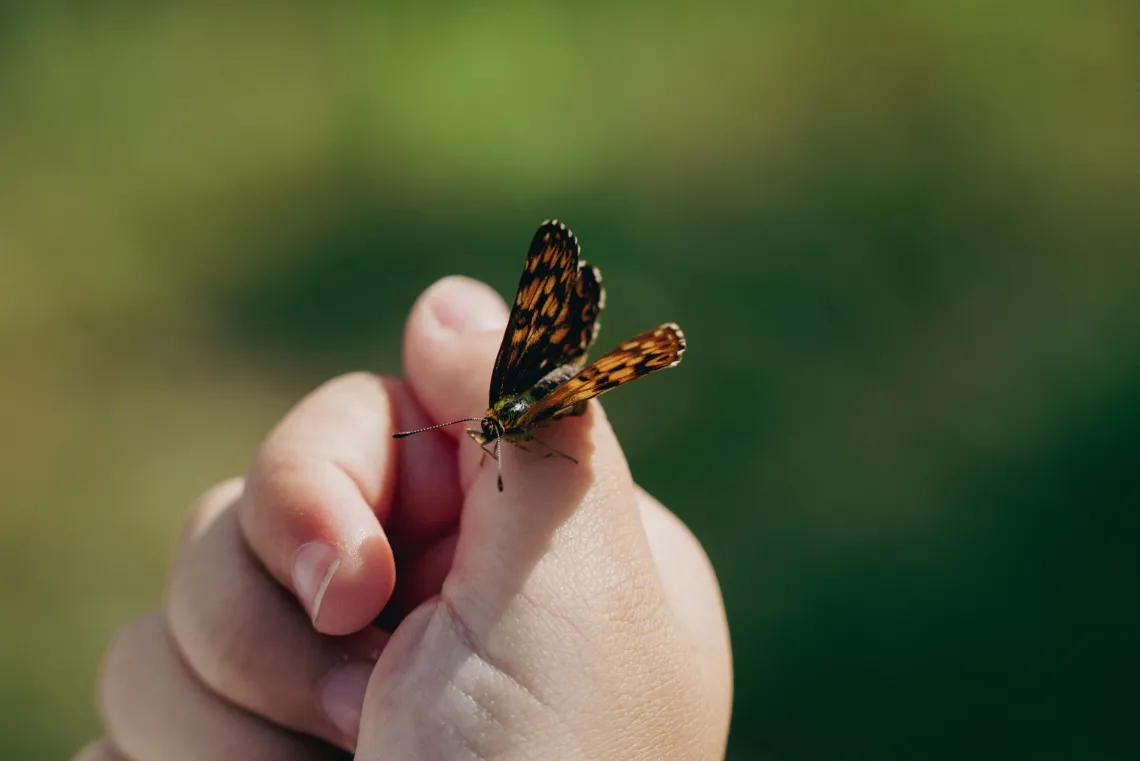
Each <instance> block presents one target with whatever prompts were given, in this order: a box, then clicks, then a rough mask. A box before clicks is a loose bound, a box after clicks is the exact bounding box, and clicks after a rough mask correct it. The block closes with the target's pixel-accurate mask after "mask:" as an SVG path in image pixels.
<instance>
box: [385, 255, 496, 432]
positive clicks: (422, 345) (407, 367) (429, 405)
mask: <svg viewBox="0 0 1140 761" xmlns="http://www.w3.org/2000/svg"><path fill="white" fill-rule="evenodd" d="M508 314H509V312H508V310H507V306H506V304H505V303H504V302H503V300H502V298H501V297H500V296H499V294H498V293H496V292H495V291H494V290H493V289H492V288H490V287H489V286H487V285H486V284H484V283H481V282H479V281H477V280H472V279H470V278H466V277H458V276H452V277H446V278H443V279H442V280H440V281H438V282H437V283H435V284H434V285H432V286H431V287H430V288H428V289H427V290H426V291H424V293H423V294H422V295H421V296H420V298H419V299H417V301H416V303H415V305H414V306H413V307H412V310H411V313H410V314H409V315H408V321H407V325H406V327H405V330H404V371H405V376H406V378H407V380H408V383H409V385H410V387H411V389H412V392H413V393H414V394H415V396H416V398H417V399H418V400H419V401H420V402H421V404H422V405H423V407H424V409H425V410H426V411H427V413H428V415H429V417H430V418H431V422H433V423H444V422H450V421H452V420H458V419H460V418H465V417H475V416H478V415H482V414H483V411H484V410H485V409H486V401H487V387H488V385H489V381H490V377H491V368H492V367H493V365H494V361H495V352H496V350H497V349H498V347H499V344H500V343H501V342H502V338H503V331H504V329H505V327H506V322H507V316H508ZM445 430H446V432H447V433H448V434H449V435H451V436H455V437H457V436H459V435H461V434H462V427H461V426H456V427H455V428H454V429H451V428H449V429H445Z"/></svg>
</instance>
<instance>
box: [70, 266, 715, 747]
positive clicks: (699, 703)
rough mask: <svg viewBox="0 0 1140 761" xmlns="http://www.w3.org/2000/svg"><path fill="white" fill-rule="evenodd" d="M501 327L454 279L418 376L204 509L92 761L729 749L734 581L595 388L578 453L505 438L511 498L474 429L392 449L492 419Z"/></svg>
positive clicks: (374, 393)
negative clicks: (631, 467)
mask: <svg viewBox="0 0 1140 761" xmlns="http://www.w3.org/2000/svg"><path fill="white" fill-rule="evenodd" d="M506 315H507V310H506V307H505V305H504V304H503V302H502V300H501V299H500V298H499V297H498V295H497V294H495V293H494V292H493V291H492V290H491V289H489V288H487V287H486V286H484V285H482V284H479V283H476V282H474V281H470V280H467V279H463V278H447V279H445V280H443V281H441V282H439V283H437V284H436V285H435V286H433V287H432V288H431V289H429V290H428V291H427V292H426V293H425V294H424V295H423V296H422V297H421V298H420V299H419V301H417V303H416V305H415V306H414V307H413V309H412V313H411V315H410V317H409V320H408V323H407V328H406V331H405V336H404V365H405V372H406V380H404V381H400V380H396V379H392V378H382V377H378V376H374V375H370V374H354V375H349V376H344V377H342V378H339V379H336V380H333V381H331V382H329V383H328V384H326V385H325V386H323V387H321V388H319V389H318V390H316V391H315V392H313V393H312V394H310V395H309V396H308V397H307V398H306V399H304V400H303V401H302V402H301V403H300V404H299V405H298V406H297V407H296V408H295V409H294V410H292V411H291V412H290V413H289V414H288V415H287V416H286V417H285V419H284V420H283V421H282V422H281V423H280V424H279V425H278V427H277V428H276V429H275V430H274V431H273V432H272V433H271V434H270V435H269V436H268V438H267V439H266V441H265V442H264V443H263V445H262V447H261V449H260V451H259V452H258V453H257V455H256V457H255V458H254V461H253V463H252V465H251V466H250V468H249V470H248V471H247V474H246V477H245V479H239V480H234V481H230V482H227V483H225V484H222V485H220V486H218V487H215V488H214V489H212V490H211V491H210V492H208V493H207V494H206V495H205V496H204V497H203V498H202V500H201V501H200V503H199V505H198V506H197V508H196V509H195V511H194V513H193V515H192V516H191V518H190V519H189V521H188V523H187V526H186V529H185V531H184V534H183V537H182V541H181V545H180V549H179V552H178V555H177V558H176V560H175V563H174V567H173V570H172V573H171V578H170V582H169V586H168V592H167V595H166V600H165V606H164V609H163V610H162V611H160V612H155V613H153V614H150V615H147V616H144V617H142V618H140V619H138V620H136V621H135V622H134V623H132V624H131V625H129V626H128V627H127V628H126V629H125V630H124V631H123V632H122V633H121V634H120V635H119V637H118V638H117V639H116V641H115V643H114V644H113V645H112V646H111V648H110V650H109V652H108V654H107V657H106V661H105V664H104V669H103V673H102V676H101V684H100V705H101V708H102V711H103V715H104V718H105V722H106V732H107V736H106V738H105V739H104V740H101V741H99V742H98V743H95V744H93V745H91V746H88V748H86V749H85V750H84V751H83V752H82V753H81V754H80V758H81V759H82V760H83V761H97V760H98V761H112V760H116V759H131V760H132V761H150V760H151V759H164V760H165V761H178V760H179V759H204V758H209V759H217V760H218V761H228V760H229V759H241V760H242V761H250V760H254V759H274V760H275V761H280V760H282V759H296V760H297V761H301V760H305V761H309V760H315V759H328V758H340V757H343V756H344V755H345V753H344V750H341V749H355V752H356V758H360V759H381V758H383V759H389V758H400V759H448V758H463V759H472V758H491V757H494V758H504V759H506V758H551V759H553V758H557V759H572V758H583V759H585V758H590V759H602V758H605V759H623V760H625V759H655V760H667V759H682V758H684V759H711V758H720V757H722V756H723V754H724V749H725V742H726V737H727V732H728V719H729V713H730V706H731V695H732V675H731V662H730V654H729V642H728V632H727V626H726V623H725V618H724V611H723V607H722V603H721V599H720V592H719V588H718V585H717V582H716V578H715V576H714V574H713V571H712V569H711V567H710V565H709V563H708V560H707V558H706V557H705V555H704V553H703V551H702V550H701V548H700V545H699V544H698V542H697V541H696V539H695V538H694V537H693V536H692V535H691V534H690V533H689V532H688V531H687V530H686V529H685V527H684V526H683V525H682V524H681V523H680V521H678V520H677V519H676V518H675V517H674V516H673V515H672V514H671V513H670V512H669V511H668V510H666V509H665V508H664V507H663V506H661V505H660V504H659V503H658V502H657V501H656V500H654V499H653V498H652V497H650V496H649V495H647V494H646V493H645V492H643V491H642V490H640V489H639V488H638V487H637V486H636V485H634V483H633V482H632V480H631V478H630V475H629V472H628V468H627V465H626V461H625V457H624V455H623V454H622V451H621V447H620V446H619V444H618V442H617V440H616V438H615V437H614V433H613V431H612V429H611V428H610V426H609V424H608V423H607V422H606V419H605V415H604V413H603V412H602V410H601V408H600V406H598V404H597V402H591V404H590V411H589V412H588V414H586V415H585V416H583V417H581V418H568V419H565V420H563V421H560V422H558V423H557V424H555V425H554V426H552V427H551V428H549V429H546V431H545V432H544V438H545V439H547V440H549V441H550V442H551V443H552V444H553V445H554V446H556V447H557V448H559V449H561V450H562V451H565V452H569V453H571V454H574V455H575V456H576V457H578V459H579V460H580V461H581V465H577V466H576V465H574V464H572V463H569V462H567V461H566V460H564V459H562V458H557V457H556V458H550V459H541V458H540V457H539V456H536V455H535V454H528V453H526V452H519V451H518V450H516V449H515V448H513V447H510V446H507V447H504V460H505V462H504V469H505V479H506V491H504V492H499V491H498V490H497V488H496V472H495V468H494V467H493V465H494V463H487V467H480V465H481V462H482V457H483V455H482V453H481V452H480V450H479V448H478V447H477V446H475V445H474V444H472V443H471V442H470V441H468V440H467V437H466V436H465V435H464V433H463V429H462V426H456V427H453V428H449V429H440V430H436V431H431V432H428V433H424V434H421V435H419V436H416V437H412V438H409V439H406V440H401V441H394V440H393V439H392V438H391V434H392V433H393V432H394V431H398V430H408V429H410V428H415V427H420V426H424V425H429V424H431V423H434V422H442V421H448V420H454V419H457V418H462V417H468V416H471V415H477V414H480V413H481V412H482V410H483V408H484V407H485V401H486V394H487V386H488V382H487V379H488V378H489V376H490V370H491V366H492V364H493V359H494V355H495V351H496V350H497V348H498V345H499V341H500V339H501V337H502V331H503V326H504V325H505V323H506ZM298 601H299V602H300V605H298ZM378 616H379V620H380V623H381V624H383V625H384V626H385V627H386V628H389V629H391V628H393V627H394V631H393V632H392V634H391V635H389V634H388V633H386V632H385V631H384V630H382V629H381V628H379V627H376V626H371V625H370V624H372V622H373V621H374V620H375V619H377V617H378Z"/></svg>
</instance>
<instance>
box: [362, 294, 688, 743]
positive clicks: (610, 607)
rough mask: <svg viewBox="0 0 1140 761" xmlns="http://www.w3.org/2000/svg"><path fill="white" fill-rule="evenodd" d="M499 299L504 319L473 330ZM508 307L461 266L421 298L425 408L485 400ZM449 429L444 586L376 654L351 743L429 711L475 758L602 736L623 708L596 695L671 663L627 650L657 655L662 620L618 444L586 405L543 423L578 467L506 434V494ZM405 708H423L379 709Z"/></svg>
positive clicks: (414, 378) (410, 353)
mask: <svg viewBox="0 0 1140 761" xmlns="http://www.w3.org/2000/svg"><path fill="white" fill-rule="evenodd" d="M496 304H498V306H497V307H496V306H495V305H496ZM496 308H497V309H498V310H499V312H498V313H499V316H500V319H501V322H499V327H498V329H497V330H494V331H491V330H480V329H479V328H481V327H485V326H487V325H488V324H489V323H490V322H491V320H490V319H488V318H489V316H490V315H491V314H494V313H495V310H496ZM471 312H477V313H479V314H480V315H481V316H479V317H473V316H472V314H471ZM461 315H463V316H461ZM505 315H506V311H505V308H503V307H502V306H501V302H498V301H497V296H494V294H493V292H491V291H490V289H487V288H486V287H485V286H482V285H480V284H477V283H474V282H473V281H468V280H463V279H457V278H449V279H446V280H444V281H441V282H440V283H438V284H436V285H435V286H433V287H432V288H431V289H429V290H428V291H427V292H426V293H425V294H424V296H423V297H421V299H420V300H419V301H418V302H417V304H416V306H415V307H414V308H413V310H412V314H411V316H410V318H409V321H408V327H407V331H406V334H405V373H406V376H407V379H408V383H409V385H410V387H411V388H412V389H413V391H414V393H415V394H416V396H417V398H418V399H419V401H420V402H421V404H422V405H423V407H424V408H425V409H426V410H427V411H428V413H429V415H430V416H431V417H432V418H433V419H435V420H437V421H440V422H446V421H447V420H454V419H458V418H462V417H473V416H479V415H481V414H482V413H483V411H484V409H485V408H486V402H487V388H488V384H489V377H490V371H491V367H492V365H493V364H494V356H495V352H496V350H497V348H498V346H499V343H500V341H501V339H502V327H501V326H502V325H504V324H505ZM466 326H475V329H474V330H469V329H465V327H466ZM455 428H456V429H459V430H456V431H454V433H455V435H457V436H459V437H461V438H462V439H463V440H461V441H460V442H459V443H460V456H459V463H460V470H461V482H462V484H463V485H464V492H465V498H464V505H463V510H462V514H461V518H460V531H459V539H458V544H457V546H456V553H455V558H454V561H453V564H452V568H451V572H450V573H449V575H448V577H447V579H446V581H445V582H444V584H443V587H442V592H441V594H440V596H439V598H437V599H434V600H432V601H429V602H428V603H426V604H425V605H424V606H422V607H421V608H420V609H418V610H417V611H416V612H415V613H413V614H412V615H411V616H409V618H408V619H406V620H405V622H404V623H403V624H402V625H401V626H400V628H399V629H398V630H397V631H396V633H395V635H394V636H393V639H392V640H391V641H390V642H389V644H388V646H387V648H386V649H385V651H384V654H383V655H382V656H381V659H380V662H379V663H378V666H377V670H376V672H375V674H374V676H373V681H372V684H370V686H369V697H368V703H367V704H366V706H365V718H364V721H363V722H362V729H361V736H360V745H359V746H358V747H359V748H361V749H362V750H363V749H365V748H366V747H371V746H370V745H369V744H370V743H377V745H376V746H375V747H377V748H379V747H386V748H390V747H393V745H392V743H393V742H396V743H397V745H396V747H399V742H400V740H399V737H397V735H400V733H401V732H402V730H401V729H400V727H403V726H409V727H417V726H419V729H418V730H416V731H417V732H418V733H422V729H423V728H422V717H423V716H431V717H435V718H436V719H438V720H439V721H440V723H441V724H442V725H446V726H443V727H441V732H440V733H439V734H437V735H432V736H431V742H433V743H434V742H445V741H446V738H447V737H454V730H456V728H459V731H460V732H461V736H462V737H465V738H467V739H466V740H464V742H466V743H468V745H467V746H464V747H468V748H469V750H476V749H474V748H470V747H469V741H470V738H471V737H475V738H476V740H477V742H478V744H479V748H478V752H477V753H476V755H477V756H478V755H480V754H482V753H487V754H488V755H492V754H493V752H494V751H495V750H496V747H497V744H498V743H499V742H508V743H510V742H516V741H517V739H518V738H519V737H527V738H530V739H534V738H536V737H539V736H549V737H551V738H553V737H555V736H558V737H559V740H558V741H559V742H560V743H562V745H561V746H560V747H576V746H577V745H578V743H579V742H585V741H587V740H588V739H589V738H591V737H592V738H595V739H598V738H601V737H604V736H606V733H604V732H599V731H598V729H599V726H601V725H604V723H605V722H606V721H607V720H608V721H616V722H619V723H620V722H624V721H628V716H626V717H624V718H621V717H619V716H618V715H617V714H616V713H614V712H613V711H611V710H609V709H608V707H606V704H605V701H602V700H599V696H600V695H606V694H608V695H610V697H613V698H615V699H618V698H621V700H618V702H619V703H621V704H622V705H625V706H632V705H636V703H637V700H638V699H639V698H638V696H644V695H653V694H659V692H660V691H659V690H655V683H656V682H658V681H659V680H661V679H662V678H665V679H668V678H669V677H668V675H667V674H665V673H662V671H665V672H667V671H668V670H669V669H668V668H666V669H664V670H662V669H653V668H638V667H637V666H636V664H635V663H634V661H636V660H637V658H636V657H631V653H635V654H636V653H644V652H653V651H654V650H655V648H656V645H655V639H660V638H662V637H664V639H666V640H667V639H669V636H668V634H667V632H669V631H671V627H670V625H669V621H668V613H667V612H666V606H665V604H664V598H663V595H662V593H661V589H660V582H659V580H658V577H657V575H656V571H655V567H654V564H653V560H652V555H651V553H650V549H649V544H648V541H647V539H646V536H645V532H644V529H643V527H642V523H641V520H640V516H639V513H638V510H637V503H636V497H635V493H634V489H633V484H632V482H631V479H630V475H629V470H628V466H627V464H626V461H625V457H624V455H623V453H622V451H621V447H620V446H619V444H618V442H617V440H616V438H615V436H614V434H613V431H612V429H611V428H610V426H609V423H608V422H607V420H606V418H605V415H604V413H602V411H601V408H600V406H599V405H598V404H597V403H596V402H594V403H591V405H590V408H589V410H588V412H587V414H585V415H584V416H582V417H578V418H567V419H564V420H561V421H559V422H557V423H556V424H554V425H552V426H550V427H548V428H544V429H542V431H541V432H540V435H541V436H542V439H543V440H544V441H545V442H546V443H547V444H549V445H550V446H551V447H554V448H556V449H558V450H561V451H562V452H565V453H567V454H569V455H571V456H573V457H574V458H576V459H577V460H578V464H577V465H576V464H574V463H572V462H570V461H568V460H567V459H565V458H563V457H559V456H553V457H549V458H545V459H544V458H543V457H542V455H543V454H545V451H544V449H543V447H542V446H536V447H532V446H530V443H528V444H527V448H528V449H529V450H530V451H520V450H518V449H516V448H515V447H513V446H511V445H510V444H507V443H504V444H503V452H502V454H503V470H504V481H505V490H504V491H502V492H500V491H498V489H497V486H496V470H495V467H494V463H493V462H490V461H485V462H482V464H481V460H482V459H483V457H484V454H483V453H482V452H481V451H480V449H479V447H478V446H476V445H475V444H474V443H473V442H470V441H467V437H466V436H465V435H464V434H463V432H462V429H461V428H460V427H459V426H456V427H455ZM658 644H661V643H658ZM664 644H665V645H666V646H668V645H670V644H671V643H664ZM615 690H616V693H615ZM617 693H620V694H617ZM622 700H624V702H622ZM413 704H415V705H414V707H413ZM473 705H474V706H475V710H473V709H472V706H473ZM599 708H601V709H603V712H602V714H601V715H599V714H598V710H597V709H599ZM406 709H407V710H411V711H413V712H414V713H412V714H409V716H412V715H416V716H419V717H421V719H420V721H418V722H417V723H413V724H410V725H406V724H405V723H404V722H402V721H396V720H394V719H393V717H392V716H391V715H387V716H384V717H383V718H381V717H380V716H379V715H378V713H389V712H391V711H393V710H395V711H397V712H399V713H402V712H403V711H404V710H406ZM664 716H666V714H662V717H664ZM650 724H652V722H650ZM623 726H624V724H623ZM464 728H465V729H464ZM443 730H446V731H443ZM476 730H477V731H476ZM449 732H451V734H449ZM471 732H474V734H471ZM409 737H410V735H409ZM566 742H570V743H572V744H571V745H570V746H566V745H565V743H566ZM379 743H383V745H380V744H379ZM431 752H433V753H443V752H445V749H443V748H439V747H438V746H432V748H431ZM603 755H604V754H603Z"/></svg>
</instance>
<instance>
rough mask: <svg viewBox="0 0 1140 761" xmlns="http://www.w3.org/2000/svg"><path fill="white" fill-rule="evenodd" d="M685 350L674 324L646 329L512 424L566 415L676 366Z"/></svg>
mask: <svg viewBox="0 0 1140 761" xmlns="http://www.w3.org/2000/svg"><path fill="white" fill-rule="evenodd" d="M684 351H685V334H684V333H682V332H681V328H680V327H678V326H677V324H676V323H672V322H669V323H665V324H664V325H661V326H659V327H656V328H654V329H653V330H647V331H646V332H644V333H642V334H640V335H637V336H634V337H633V338H631V339H629V340H628V341H624V342H622V343H621V344H620V345H619V346H618V347H617V348H616V349H614V350H613V351H611V352H609V353H608V354H605V355H603V356H601V357H598V359H596V360H594V362H593V363H591V364H590V365H589V366H588V367H586V368H585V369H583V370H582V371H581V372H579V373H577V374H576V375H574V376H572V377H570V378H568V379H567V380H565V381H563V382H562V383H560V384H559V385H557V386H555V387H554V388H553V389H552V390H550V391H549V392H548V393H546V394H545V395H544V396H543V397H542V398H541V399H539V400H538V401H536V402H535V403H534V404H533V405H531V406H530V408H528V409H527V410H526V412H525V413H523V415H522V417H521V418H520V419H519V420H518V422H517V423H516V426H515V427H516V429H518V430H526V429H529V428H533V427H534V426H536V425H540V424H542V423H544V422H546V421H548V420H552V419H554V418H557V417H560V416H562V415H565V414H569V413H570V412H572V411H574V410H575V409H576V408H577V407H578V406H579V405H581V404H582V403H583V402H586V401H589V400H590V399H593V398H594V397H596V396H600V395H601V394H604V393H606V392H607V391H610V390H612V389H615V388H617V387H618V386H622V385H624V384H626V383H629V382H630V381H634V380H637V379H638V378H641V377H644V376H646V375H649V374H650V373H653V372H656V371H657V370H664V369H665V368H668V367H673V366H675V365H676V364H677V363H679V362H680V361H681V355H682V354H683V353H684Z"/></svg>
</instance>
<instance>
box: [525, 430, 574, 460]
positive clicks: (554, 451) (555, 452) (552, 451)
mask: <svg viewBox="0 0 1140 761" xmlns="http://www.w3.org/2000/svg"><path fill="white" fill-rule="evenodd" d="M528 440H529V441H536V442H538V443H539V444H542V445H543V446H544V447H546V448H547V449H549V450H550V451H549V452H548V453H547V454H546V455H545V456H546V457H550V456H552V455H560V456H562V457H565V458H566V459H567V460H569V461H570V462H572V463H574V464H575V465H577V464H578V461H577V460H575V459H574V458H573V457H571V456H570V455H568V454H566V453H565V452H563V451H562V450H561V449H555V448H554V447H552V446H550V445H549V444H547V443H546V442H545V441H543V440H542V439H540V438H538V437H537V436H531V437H530V438H529V439H528Z"/></svg>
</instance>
